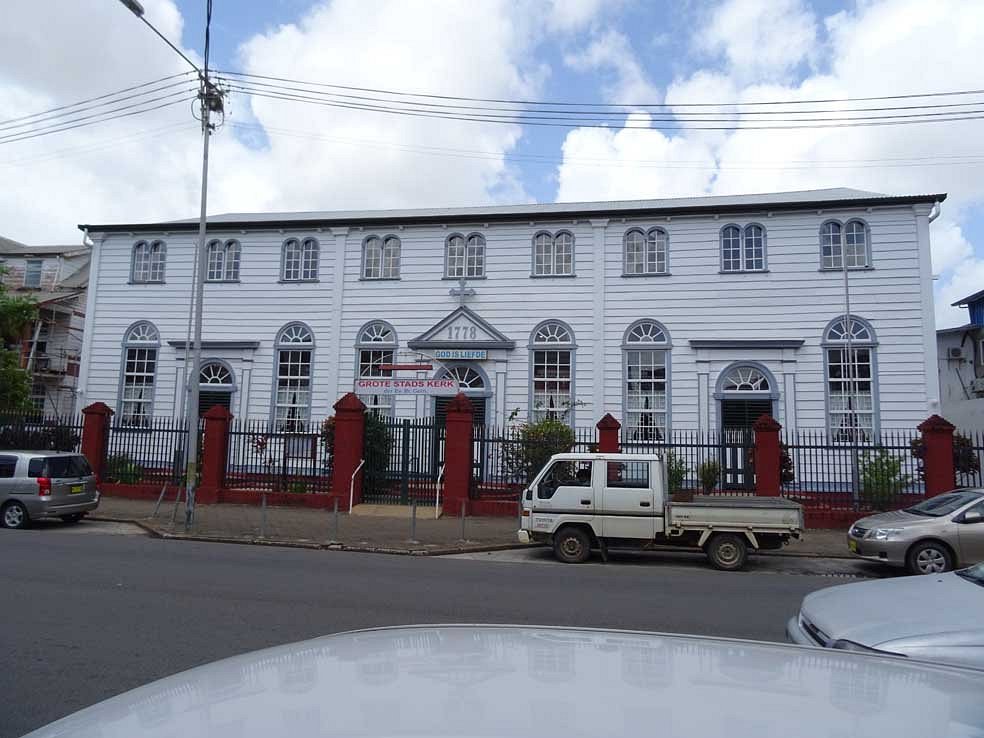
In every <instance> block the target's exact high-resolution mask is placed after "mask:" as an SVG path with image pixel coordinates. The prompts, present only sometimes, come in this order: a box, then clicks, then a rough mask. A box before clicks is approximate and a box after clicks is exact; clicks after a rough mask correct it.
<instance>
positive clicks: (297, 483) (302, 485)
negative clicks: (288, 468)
mask: <svg viewBox="0 0 984 738" xmlns="http://www.w3.org/2000/svg"><path fill="white" fill-rule="evenodd" d="M287 491H288V492H290V493H291V494H293V495H304V494H307V491H308V486H307V482H302V481H301V480H299V479H295V480H294V481H293V482H291V483H290V484H289V485H287Z"/></svg>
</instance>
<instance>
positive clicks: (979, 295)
mask: <svg viewBox="0 0 984 738" xmlns="http://www.w3.org/2000/svg"><path fill="white" fill-rule="evenodd" d="M979 300H984V290H980V291H979V292H975V293H974V294H972V295H967V297H963V298H961V299H959V300H957V301H956V302H954V303H951V305H950V307H963V306H964V305H969V304H970V303H972V302H977V301H979Z"/></svg>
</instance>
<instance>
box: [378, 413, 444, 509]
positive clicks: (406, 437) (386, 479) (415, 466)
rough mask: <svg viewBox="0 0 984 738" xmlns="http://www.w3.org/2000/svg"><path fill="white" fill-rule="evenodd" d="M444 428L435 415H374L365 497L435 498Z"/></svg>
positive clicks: (385, 500)
mask: <svg viewBox="0 0 984 738" xmlns="http://www.w3.org/2000/svg"><path fill="white" fill-rule="evenodd" d="M444 439H445V430H444V424H443V423H440V424H439V423H437V422H436V420H435V419H434V418H413V419H410V418H404V419H397V418H379V417H376V418H373V419H372V420H368V419H367V422H366V438H365V462H366V463H365V467H364V468H363V477H362V480H363V481H362V499H363V501H364V502H368V503H375V504H395V505H406V504H409V502H410V500H412V499H415V500H417V502H418V503H430V502H434V501H435V500H436V496H437V478H438V474H439V472H440V469H441V465H442V464H443V461H444Z"/></svg>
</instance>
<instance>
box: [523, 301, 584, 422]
mask: <svg viewBox="0 0 984 738" xmlns="http://www.w3.org/2000/svg"><path fill="white" fill-rule="evenodd" d="M529 351H530V368H529V372H530V381H529V386H530V397H529V403H530V404H529V413H528V417H529V418H530V420H531V421H532V422H539V421H541V420H544V419H546V418H548V417H550V418H554V419H555V420H559V421H561V422H563V423H566V424H568V425H571V426H573V424H574V417H575V413H574V408H575V405H576V403H577V399H576V398H577V395H576V392H575V384H574V377H575V368H576V367H575V357H576V351H577V343H576V342H575V340H574V331H573V330H572V329H571V327H570V326H569V325H567V324H566V323H564V322H562V321H559V320H545V321H543V322H542V323H540V324H539V325H537V326H536V327H535V328H534V329H533V331H532V332H531V333H530V344H529ZM565 374H566V376H565ZM565 387H566V388H565Z"/></svg>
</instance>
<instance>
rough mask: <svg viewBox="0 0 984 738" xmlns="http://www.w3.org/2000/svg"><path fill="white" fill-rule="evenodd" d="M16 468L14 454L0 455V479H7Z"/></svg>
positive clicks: (12, 474)
mask: <svg viewBox="0 0 984 738" xmlns="http://www.w3.org/2000/svg"><path fill="white" fill-rule="evenodd" d="M16 470H17V457H16V456H0V479H9V478H10V477H12V476H14V472H15V471H16Z"/></svg>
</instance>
